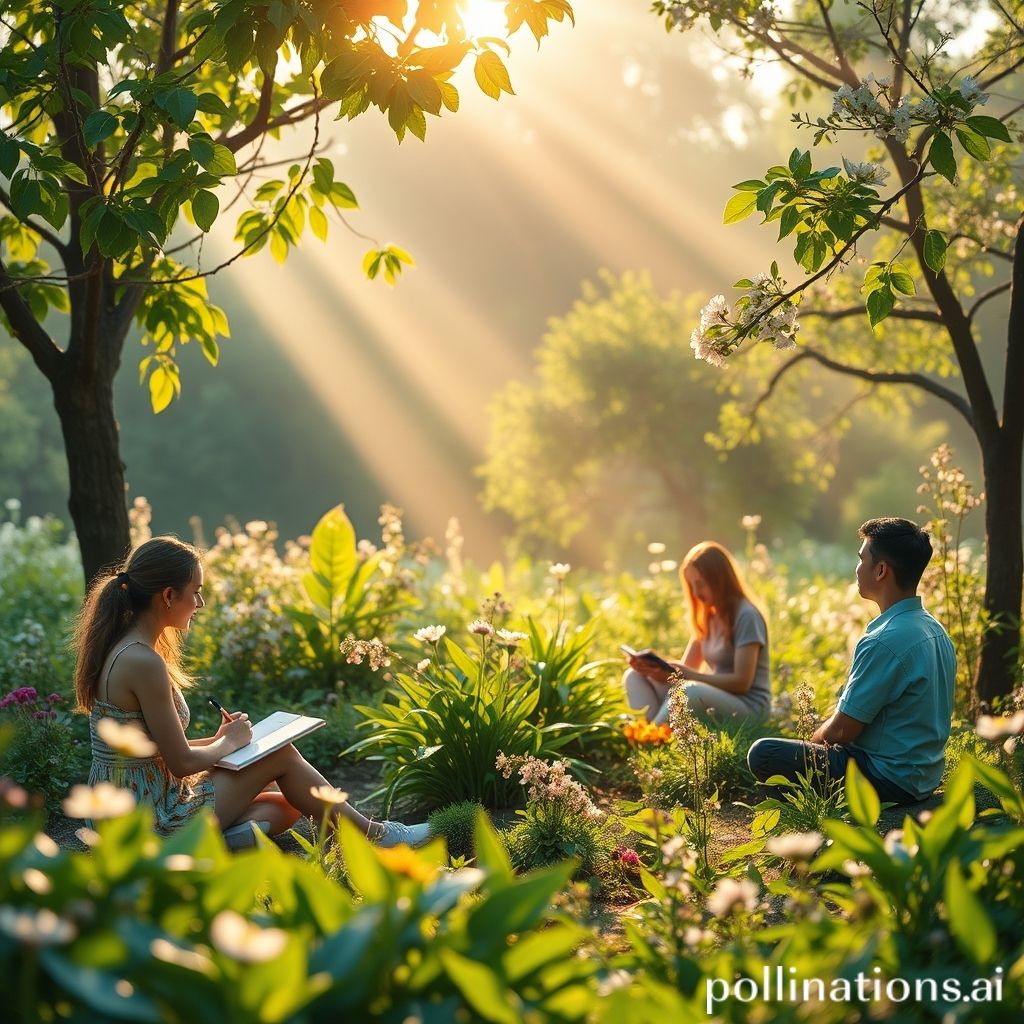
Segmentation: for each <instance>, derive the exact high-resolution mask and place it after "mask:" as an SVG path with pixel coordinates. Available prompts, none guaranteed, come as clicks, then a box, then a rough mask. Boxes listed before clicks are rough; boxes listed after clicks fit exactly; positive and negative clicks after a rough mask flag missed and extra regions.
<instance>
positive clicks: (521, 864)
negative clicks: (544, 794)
mask: <svg viewBox="0 0 1024 1024" xmlns="http://www.w3.org/2000/svg"><path fill="white" fill-rule="evenodd" d="M517 813H518V814H519V815H521V817H522V820H520V821H517V822H516V823H515V824H514V825H513V826H512V827H511V828H509V829H507V830H506V831H505V832H504V833H502V837H503V839H504V841H505V845H506V846H507V848H508V852H509V856H510V857H511V859H512V865H513V867H514V868H515V869H516V870H517V871H529V870H531V869H532V868H537V867H544V866H545V865H548V864H558V863H560V862H561V861H563V860H565V859H566V857H574V858H576V860H578V861H579V866H578V867H577V868H576V871H575V872H574V876H573V877H575V878H590V877H592V876H594V875H596V874H598V873H599V872H600V871H601V870H602V869H603V867H605V866H606V863H607V861H608V857H609V855H610V854H611V852H612V850H613V849H614V847H615V843H614V842H613V841H612V840H611V839H609V838H608V837H607V835H606V834H605V830H604V827H603V825H602V823H601V822H600V821H595V820H593V819H592V818H588V817H586V816H585V815H582V814H552V813H550V812H549V811H547V810H545V809H544V808H536V807H528V808H527V809H526V810H525V811H519V812H517Z"/></svg>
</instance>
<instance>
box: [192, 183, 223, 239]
mask: <svg viewBox="0 0 1024 1024" xmlns="http://www.w3.org/2000/svg"><path fill="white" fill-rule="evenodd" d="M219 212H220V200H219V199H218V198H217V197H216V196H215V195H214V194H213V193H212V192H208V191H207V190H206V189H200V190H199V191H198V192H197V193H196V194H195V195H194V196H193V197H192V217H193V218H194V219H195V222H196V224H198V225H199V227H200V228H202V230H203V231H209V230H210V228H212V227H213V224H214V221H216V219H217V214H218V213H219Z"/></svg>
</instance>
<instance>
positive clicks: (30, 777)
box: [0, 686, 83, 810]
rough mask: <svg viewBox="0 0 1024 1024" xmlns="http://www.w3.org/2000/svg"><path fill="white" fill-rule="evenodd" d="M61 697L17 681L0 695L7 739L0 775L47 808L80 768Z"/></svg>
mask: <svg viewBox="0 0 1024 1024" xmlns="http://www.w3.org/2000/svg"><path fill="white" fill-rule="evenodd" d="M65 703H66V701H65V698H64V697H62V696H61V695H60V694H59V693H51V694H50V695H49V697H46V698H42V697H40V696H38V694H37V692H36V690H35V688H34V687H31V686H23V687H19V688H18V689H16V690H12V691H11V692H10V693H8V694H6V695H5V696H4V697H3V698H0V727H2V726H6V727H7V729H6V730H5V731H6V732H8V733H9V736H8V740H7V743H6V745H5V746H3V749H2V750H0V775H5V776H7V777H8V778H10V779H13V780H14V781H15V782H17V783H18V784H19V785H20V786H22V787H24V788H25V789H26V790H28V792H29V793H34V794H37V795H38V796H39V797H41V798H42V801H43V803H44V805H45V806H46V807H47V809H49V810H53V809H55V808H56V807H57V805H58V804H59V803H60V801H61V799H62V798H63V797H64V795H65V794H66V793H67V790H68V787H69V786H70V785H71V783H72V782H73V781H75V780H76V778H77V777H78V775H79V774H80V773H81V770H82V767H83V766H82V764H81V763H80V760H79V758H78V756H77V751H76V748H75V743H74V734H73V731H72V727H71V721H70V719H69V717H68V715H67V714H66V713H65V712H64V711H63V710H62V706H63V705H64V704H65Z"/></svg>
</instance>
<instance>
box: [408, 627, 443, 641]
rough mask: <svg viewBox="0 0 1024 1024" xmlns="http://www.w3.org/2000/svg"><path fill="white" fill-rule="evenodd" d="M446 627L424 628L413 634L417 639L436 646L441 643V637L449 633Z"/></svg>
mask: <svg viewBox="0 0 1024 1024" xmlns="http://www.w3.org/2000/svg"><path fill="white" fill-rule="evenodd" d="M447 631H448V630H447V627H446V626H424V627H423V628H422V629H417V630H416V632H415V633H413V637H415V639H417V640H419V641H421V642H422V643H425V644H436V643H440V641H441V637H443V636H444V635H445V633H446V632H447Z"/></svg>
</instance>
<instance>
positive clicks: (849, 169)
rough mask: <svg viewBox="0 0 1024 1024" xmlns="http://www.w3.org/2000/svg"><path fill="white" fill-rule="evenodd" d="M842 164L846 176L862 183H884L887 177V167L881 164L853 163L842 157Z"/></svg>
mask: <svg viewBox="0 0 1024 1024" xmlns="http://www.w3.org/2000/svg"><path fill="white" fill-rule="evenodd" d="M843 166H844V167H845V168H846V174H847V177H849V178H850V179H851V181H859V182H860V183H861V184H862V185H884V184H885V179H886V178H888V177H889V170H888V168H886V167H883V166H882V165H881V164H875V163H870V162H868V163H863V164H855V163H853V162H852V161H851V160H847V159H846V157H843Z"/></svg>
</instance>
